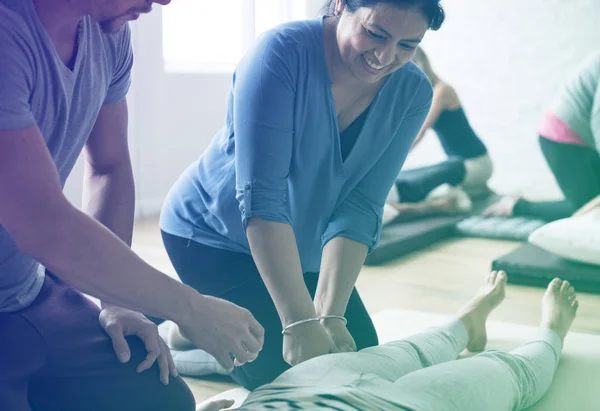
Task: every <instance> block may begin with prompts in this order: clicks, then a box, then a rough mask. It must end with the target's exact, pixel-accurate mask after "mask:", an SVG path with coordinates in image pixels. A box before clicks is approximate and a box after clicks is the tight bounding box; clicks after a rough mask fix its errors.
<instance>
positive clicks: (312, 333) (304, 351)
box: [283, 321, 339, 366]
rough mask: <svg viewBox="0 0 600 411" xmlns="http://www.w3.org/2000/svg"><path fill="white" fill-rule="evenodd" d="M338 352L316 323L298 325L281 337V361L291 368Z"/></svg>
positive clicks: (321, 327)
mask: <svg viewBox="0 0 600 411" xmlns="http://www.w3.org/2000/svg"><path fill="white" fill-rule="evenodd" d="M336 352H339V350H338V349H337V347H336V346H335V344H334V342H333V340H332V339H331V337H330V336H329V335H328V334H327V331H325V329H324V328H323V326H322V325H321V324H319V323H318V322H317V321H314V322H309V323H304V324H298V325H297V326H295V327H292V328H290V329H288V330H287V331H286V332H285V334H284V336H283V359H284V360H285V362H287V363H288V364H290V365H291V366H294V365H297V364H300V363H301V362H304V361H306V360H310V359H311V358H314V357H318V356H320V355H324V354H330V353H336Z"/></svg>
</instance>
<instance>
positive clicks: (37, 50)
mask: <svg viewBox="0 0 600 411" xmlns="http://www.w3.org/2000/svg"><path fill="white" fill-rule="evenodd" d="M130 40H131V39H130V32H129V28H128V27H127V26H126V27H125V28H124V29H122V30H120V31H119V32H117V33H114V34H106V33H104V32H102V30H101V29H100V26H99V25H98V24H97V23H96V22H94V21H93V20H91V19H90V18H89V16H86V17H85V18H84V19H83V21H82V25H81V30H80V32H79V47H78V50H77V55H76V57H75V63H74V68H73V70H70V69H69V68H68V67H67V66H66V65H65V64H64V63H63V62H62V61H61V60H60V58H59V56H58V54H57V52H56V49H55V48H54V46H53V44H52V42H51V40H50V38H49V37H48V35H47V33H46V31H45V30H44V28H43V26H42V24H41V22H40V20H39V18H38V16H37V13H36V11H35V8H34V6H33V2H32V0H0V130H3V131H6V130H19V129H23V128H27V127H30V126H32V125H35V124H37V125H38V126H39V128H40V130H41V132H42V136H43V137H44V139H45V140H46V145H47V146H48V150H49V151H50V155H51V156H52V158H53V160H54V163H55V165H56V168H57V170H58V173H59V175H60V181H61V184H62V185H63V186H64V183H65V181H66V179H67V177H68V175H69V173H70V172H71V169H72V168H73V166H74V164H75V161H76V160H77V157H78V156H79V154H80V153H81V150H82V148H83V146H84V144H85V142H86V140H87V138H88V136H89V135H90V133H91V131H92V128H93V127H94V123H95V122H96V118H97V116H98V112H99V111H100V108H101V107H102V105H103V104H111V103H116V102H117V101H119V100H121V99H123V98H124V97H125V95H126V94H127V91H128V89H129V85H130V72H131V66H132V64H133V55H132V52H131V41H130ZM0 201H1V200H0ZM42 210H43V204H40V211H42ZM43 280H44V270H43V267H41V265H40V264H39V263H38V262H37V261H35V260H34V259H32V258H31V257H29V256H28V255H26V254H24V253H23V252H21V251H20V250H19V248H18V247H17V245H16V244H15V242H14V241H13V239H12V238H11V236H10V235H9V234H8V233H7V232H6V231H5V230H4V228H3V227H2V226H0V312H3V311H4V312H6V311H16V310H19V309H22V308H24V307H27V306H28V305H29V304H31V303H32V302H33V300H34V299H35V298H36V296H37V294H38V293H39V290H40V289H41V287H42V283H43Z"/></svg>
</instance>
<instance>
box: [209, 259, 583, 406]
mask: <svg viewBox="0 0 600 411" xmlns="http://www.w3.org/2000/svg"><path fill="white" fill-rule="evenodd" d="M505 285H506V274H505V273H504V272H502V271H500V272H492V273H491V274H489V275H488V276H487V277H486V279H485V282H484V284H483V286H482V287H481V288H480V289H479V291H478V293H477V295H476V296H475V297H474V298H473V299H472V300H471V301H469V302H468V303H467V304H466V305H465V306H464V307H463V308H461V309H460V310H459V311H458V313H457V314H456V317H455V319H454V320H452V321H450V322H448V323H447V324H442V325H440V326H439V327H436V328H432V329H429V330H427V331H424V332H423V333H421V334H417V335H414V336H412V337H410V338H407V339H405V340H401V341H395V342H391V343H388V344H384V345H380V346H378V347H370V348H366V349H363V350H362V351H359V352H346V353H337V354H328V355H324V356H320V357H316V358H313V359H311V360H308V361H306V362H303V363H301V364H298V365H296V366H295V367H292V368H291V369H289V370H288V371H286V372H285V373H283V374H282V375H281V376H280V377H279V378H277V379H276V380H275V381H274V382H272V383H270V384H267V385H264V386H262V387H260V388H258V389H257V390H255V391H254V392H252V393H250V395H249V397H248V398H247V400H246V401H245V402H244V403H243V404H242V406H241V407H240V408H239V410H245V411H254V410H269V409H273V410H339V411H350V410H361V411H362V410H400V411H482V410H486V411H513V410H522V409H525V408H528V407H530V406H532V405H533V404H534V403H536V402H537V401H539V400H540V399H541V398H542V396H543V395H544V394H545V393H546V391H547V390H548V388H549V387H550V383H551V382H552V379H553V377H554V373H555V371H556V369H557V366H558V362H559V359H560V356H561V351H562V346H563V341H564V338H565V336H566V334H567V332H568V330H569V328H570V326H571V323H572V322H573V319H574V318H575V314H576V312H577V308H578V305H579V303H578V301H577V299H576V295H575V290H574V289H573V287H572V286H571V285H570V284H569V282H567V281H561V280H560V279H558V278H555V279H554V280H552V281H551V282H550V284H549V285H548V288H547V290H546V293H545V294H544V296H543V298H542V321H541V324H540V330H539V333H538V334H537V337H536V338H534V339H532V340H531V341H529V342H527V343H526V344H524V345H523V346H521V347H519V348H517V349H516V350H514V351H512V352H510V353H507V352H502V351H497V350H488V351H485V352H483V353H481V354H478V355H476V356H473V357H470V358H467V359H461V360H459V361H457V358H458V356H459V354H460V353H461V352H462V351H463V350H464V349H465V348H466V349H468V350H469V351H472V352H478V351H481V350H483V349H484V348H485V345H486V342H487V335H486V321H487V318H488V315H489V314H490V313H491V312H492V310H494V309H495V308H496V307H497V306H498V305H499V304H500V303H501V302H502V300H503V299H504V294H505ZM231 404H232V402H229V403H228V402H227V401H219V402H214V403H211V404H209V405H207V406H205V407H203V408H200V409H199V410H198V411H209V410H210V411H212V410H219V409H221V408H220V407H226V406H231Z"/></svg>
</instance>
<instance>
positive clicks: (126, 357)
mask: <svg viewBox="0 0 600 411" xmlns="http://www.w3.org/2000/svg"><path fill="white" fill-rule="evenodd" d="M119 360H120V361H121V362H127V361H129V354H127V353H126V352H122V353H121V354H119Z"/></svg>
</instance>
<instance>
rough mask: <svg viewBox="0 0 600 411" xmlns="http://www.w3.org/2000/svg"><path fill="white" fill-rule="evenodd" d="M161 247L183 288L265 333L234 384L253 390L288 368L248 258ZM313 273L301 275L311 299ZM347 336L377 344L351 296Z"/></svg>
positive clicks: (172, 244) (269, 305)
mask: <svg viewBox="0 0 600 411" xmlns="http://www.w3.org/2000/svg"><path fill="white" fill-rule="evenodd" d="M162 237H163V242H164V244H165V247H166V249H167V253H168V254H169V258H170V259H171V262H172V263H173V266H174V267H175V271H177V274H178V275H179V278H181V281H183V282H184V283H185V284H187V285H189V286H191V287H193V288H195V289H196V290H198V291H199V292H200V293H202V294H207V295H212V296H215V297H219V298H223V299H225V300H227V301H231V302H232V303H235V304H237V305H239V306H241V307H244V308H246V309H248V310H249V311H250V312H251V313H252V314H253V315H254V317H255V318H256V319H257V320H258V322H260V323H261V325H262V326H263V327H264V328H265V344H264V346H263V349H262V351H261V352H260V355H259V356H258V358H257V359H256V360H255V361H254V362H252V363H249V364H245V365H243V366H242V367H236V368H235V369H234V371H233V374H232V377H233V379H234V380H235V381H236V382H237V383H238V384H240V385H243V386H244V387H246V388H248V389H250V390H252V389H255V388H256V387H258V386H260V385H263V384H266V383H269V382H271V381H273V380H274V379H275V378H276V377H278V376H279V375H280V374H281V373H283V372H284V371H285V370H286V369H288V368H289V365H288V364H287V363H286V362H285V361H284V360H283V355H282V346H283V336H282V335H281V322H280V320H279V316H278V314H277V310H276V309H275V304H274V303H273V300H272V299H271V296H270V295H269V292H268V291H267V288H266V286H265V284H264V283H263V281H262V278H261V277H260V274H259V272H258V269H257V268H256V265H255V264H254V260H253V259H252V257H251V256H250V255H248V254H243V253H236V252H231V251H225V250H220V249H217V248H213V247H208V246H205V245H203V244H199V243H197V242H195V241H191V240H187V239H185V238H181V237H177V236H174V235H171V234H167V233H165V232H162ZM318 278H319V274H318V273H305V274H304V282H305V283H306V286H307V288H308V291H309V292H310V295H311V296H312V297H314V294H315V291H316V288H317V281H318ZM346 318H347V319H348V331H350V334H352V337H354V340H355V342H356V346H357V348H358V349H359V350H360V349H363V348H366V347H372V346H375V345H378V340H377V333H376V331H375V327H374V326H373V322H372V321H371V317H370V316H369V314H368V313H367V310H366V308H365V306H364V304H363V302H362V300H361V299H360V296H359V295H358V292H357V291H356V289H354V290H353V291H352V294H351V296H350V300H349V302H348V307H347V309H346Z"/></svg>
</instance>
